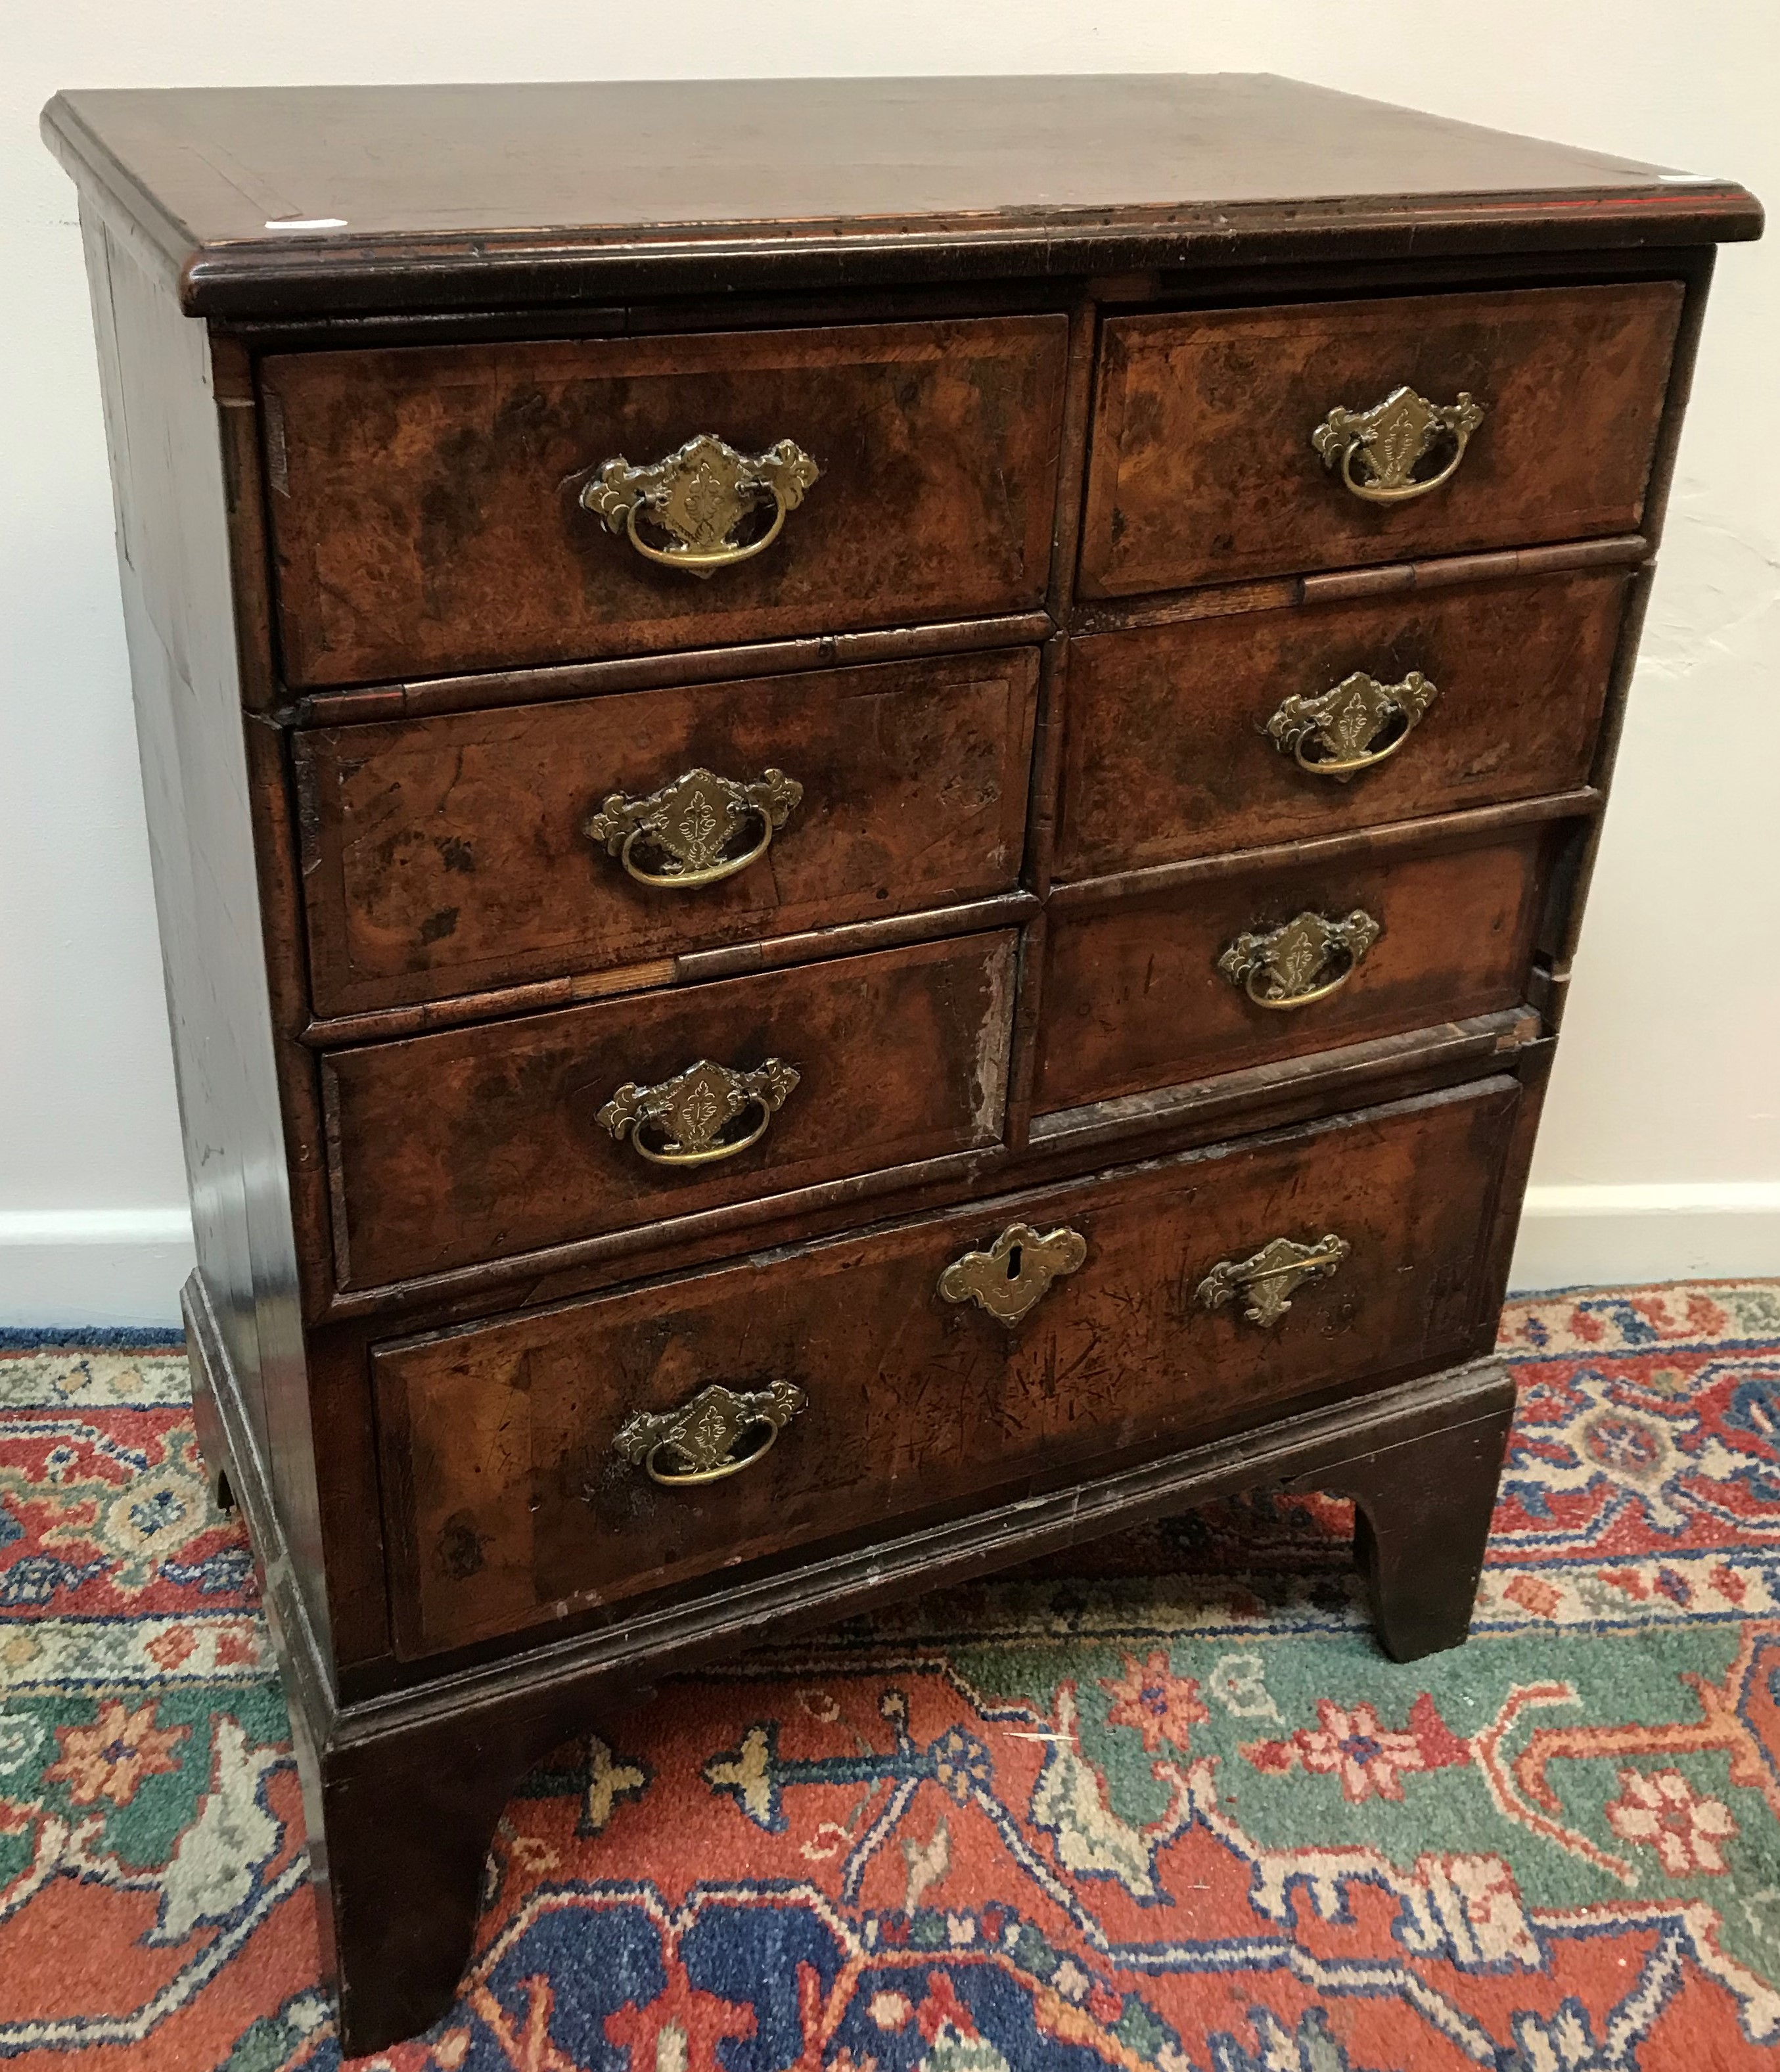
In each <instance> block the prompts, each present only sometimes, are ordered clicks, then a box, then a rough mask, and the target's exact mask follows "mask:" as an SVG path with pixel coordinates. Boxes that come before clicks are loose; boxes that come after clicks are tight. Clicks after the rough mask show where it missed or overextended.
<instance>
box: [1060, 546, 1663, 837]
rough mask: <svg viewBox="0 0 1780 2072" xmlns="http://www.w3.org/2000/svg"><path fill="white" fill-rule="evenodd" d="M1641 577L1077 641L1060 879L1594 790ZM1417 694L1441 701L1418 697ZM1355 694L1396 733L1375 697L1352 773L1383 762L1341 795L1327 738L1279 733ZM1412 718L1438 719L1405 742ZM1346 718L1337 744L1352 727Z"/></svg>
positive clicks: (1561, 581)
mask: <svg viewBox="0 0 1780 2072" xmlns="http://www.w3.org/2000/svg"><path fill="white" fill-rule="evenodd" d="M1629 574H1630V572H1629V571H1628V570H1626V569H1596V570H1591V571H1589V572H1588V573H1586V574H1573V575H1557V576H1547V577H1543V578H1533V579H1530V580H1523V581H1519V582H1490V583H1478V584H1474V585H1470V586H1466V587H1464V588H1454V589H1451V590H1430V591H1429V592H1427V593H1426V594H1422V595H1410V594H1398V595H1396V596H1389V597H1373V598H1355V599H1352V600H1350V601H1348V602H1341V603H1333V604H1318V605H1311V606H1301V607H1298V608H1296V609H1291V608H1288V609H1282V610H1279V611H1252V612H1238V613H1234V614H1232V615H1230V616H1229V617H1227V618H1215V619H1194V620H1190V621H1189V622H1187V623H1184V624H1180V625H1171V626H1156V627H1145V628H1142V629H1134V630H1133V631H1126V632H1119V633H1104V634H1097V635H1091V636H1089V637H1087V638H1086V639H1076V640H1074V641H1072V642H1071V644H1070V651H1069V684H1068V692H1067V713H1068V717H1067V723H1066V732H1065V738H1064V748H1063V804H1062V808H1061V812H1060V816H1059V832H1058V838H1057V854H1056V861H1055V865H1054V869H1055V871H1056V874H1057V875H1058V877H1059V878H1096V877H1104V876H1108V875H1110V874H1112V873H1114V872H1116V871H1121V870H1141V869H1142V868H1144V867H1145V865H1151V864H1160V863H1169V862H1172V861H1175V860H1176V859H1177V858H1180V857H1197V856H1209V855H1212V854H1215V853H1218V852H1219V851H1222V850H1227V849H1260V848H1264V847H1265V846H1266V845H1268V844H1270V843H1276V842H1287V841H1304V840H1306V839H1310V838H1313V837H1316V836H1318V835H1328V834H1340V833H1345V832H1346V831H1348V830H1350V829H1352V828H1363V827H1369V826H1379V825H1382V824H1383V823H1385V822H1387V821H1391V820H1412V819H1417V818H1420V817H1421V816H1424V815H1432V814H1435V813H1444V812H1456V811H1458V810H1461V809H1462V808H1466V807H1470V806H1486V805H1493V804H1498V803H1503V802H1506V801H1507V800H1515V799H1527V798H1533V797H1535V796H1538V795H1539V794H1540V793H1541V792H1550V791H1566V790H1568V789H1569V788H1570V787H1572V786H1573V785H1577V784H1581V783H1584V782H1585V781H1586V779H1587V778H1588V775H1589V767H1590V764H1591V762H1592V760H1593V749H1594V739H1595V731H1596V728H1597V724H1598V722H1599V720H1600V716H1601V705H1602V703H1603V701H1604V700H1605V696H1606V690H1607V680H1608V677H1609V673H1610V672H1611V670H1612V667H1613V660H1614V651H1615V648H1616V647H1617V644H1618V636H1619V623H1620V619H1621V616H1622V611H1623V606H1624V600H1625V594H1626V583H1627V582H1628V580H1629ZM1412 674H1414V675H1417V676H1420V678H1421V679H1423V682H1422V683H1421V685H1418V686H1413V687H1412V690H1411V693H1409V694H1408V696H1407V697H1406V695H1405V694H1404V691H1403V689H1402V687H1403V686H1404V685H1406V684H1407V683H1408V680H1409V678H1410V677H1411V676H1412ZM1356 675H1359V676H1367V677H1370V678H1371V680H1372V683H1373V684H1374V685H1376V686H1378V687H1379V689H1381V690H1382V691H1383V693H1385V699H1386V700H1390V701H1392V703H1394V704H1395V705H1396V715H1394V714H1392V713H1390V712H1388V711H1387V712H1386V713H1384V714H1383V716H1382V717H1380V718H1379V721H1378V722H1377V732H1376V733H1375V734H1372V733H1371V731H1370V728H1371V713H1372V710H1373V709H1374V708H1375V705H1381V704H1383V703H1384V702H1385V700H1380V699H1378V698H1377V697H1376V694H1375V693H1368V692H1367V690H1366V689H1365V687H1363V686H1362V687H1361V689H1360V692H1359V695H1360V696H1361V697H1366V698H1368V699H1369V700H1370V701H1371V702H1370V703H1369V704H1368V705H1367V706H1365V707H1363V709H1362V713H1361V718H1362V720H1363V726H1360V727H1359V728H1357V729H1356V730H1355V742H1354V743H1353V745H1352V746H1351V747H1350V748H1349V750H1348V751H1347V754H1346V759H1347V760H1350V761H1358V760H1359V759H1361V758H1362V757H1363V756H1364V755H1366V754H1368V753H1370V754H1372V755H1374V756H1379V755H1380V754H1381V751H1383V753H1382V758H1381V759H1379V760H1376V761H1374V762H1371V763H1369V765H1368V767H1364V768H1361V769H1352V770H1349V771H1344V772H1342V773H1339V774H1335V775H1331V774H1330V772H1329V771H1327V770H1326V768H1316V767H1313V768H1309V769H1306V768H1305V767H1303V764H1304V763H1312V764H1319V763H1326V762H1327V761H1329V760H1334V759H1338V758H1340V748H1339V745H1338V743H1337V745H1336V746H1334V747H1332V746H1331V745H1330V740H1329V739H1328V738H1326V737H1325V736H1322V735H1319V734H1318V733H1317V732H1316V731H1315V730H1311V731H1310V732H1309V733H1308V734H1305V735H1304V736H1303V737H1302V738H1299V737H1298V729H1297V726H1294V725H1293V724H1291V723H1290V722H1292V721H1293V719H1294V718H1295V717H1297V715H1296V714H1294V713H1290V712H1289V713H1287V715H1286V717H1287V722H1288V723H1287V724H1285V725H1283V726H1281V728H1280V730H1279V738H1276V737H1275V736H1274V735H1273V734H1270V733H1269V732H1268V722H1269V721H1271V720H1273V719H1274V717H1275V716H1276V714H1279V713H1281V711H1282V709H1284V708H1286V707H1287V706H1288V705H1289V701H1293V700H1296V701H1300V702H1301V704H1302V702H1304V701H1316V702H1318V703H1320V702H1321V701H1322V700H1323V699H1324V698H1325V697H1327V696H1328V695H1329V694H1330V693H1334V692H1336V691H1337V690H1338V689H1339V687H1340V686H1342V685H1343V684H1344V683H1346V680H1348V679H1349V678H1350V677H1351V676H1356ZM1393 694H1394V695H1393ZM1424 700H1425V701H1426V702H1425V703H1424V702H1423V701H1424ZM1341 703H1342V701H1339V700H1338V701H1337V705H1340V704H1341ZM1412 705H1413V706H1414V707H1416V708H1419V709H1420V716H1419V717H1417V718H1416V719H1415V721H1414V722H1413V724H1412V725H1409V726H1408V728H1407V731H1405V722H1406V721H1407V719H1408V712H1409V709H1411V706H1412ZM1397 715H1400V716H1397ZM1330 717H1331V719H1332V720H1334V721H1336V722H1338V720H1339V718H1340V717H1341V715H1340V714H1339V713H1338V712H1336V711H1335V710H1334V709H1331V714H1330ZM1334 731H1335V732H1336V733H1337V734H1338V732H1339V726H1338V724H1337V725H1336V726H1335V728H1334ZM1362 741H1363V746H1362ZM1294 750H1297V751H1300V753H1301V760H1300V759H1299V754H1295V753H1294Z"/></svg>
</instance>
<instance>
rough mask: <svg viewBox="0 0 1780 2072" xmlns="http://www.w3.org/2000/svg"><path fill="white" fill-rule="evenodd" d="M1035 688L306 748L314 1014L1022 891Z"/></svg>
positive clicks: (603, 710) (792, 680)
mask: <svg viewBox="0 0 1780 2072" xmlns="http://www.w3.org/2000/svg"><path fill="white" fill-rule="evenodd" d="M1037 676H1038V657H1037V655H1036V653H1035V652H1034V651H1033V650H1031V649H1021V650H1017V651H1015V652H1011V653H1005V654H991V655H977V656H968V657H966V658H963V659H960V660H943V661H933V662H921V663H915V664H906V665H903V664H896V665H881V666H879V667H877V668H862V669H837V670H822V671H818V672H814V673H812V674H810V675H808V676H771V677H767V678H763V679H762V680H758V681H756V682H748V683H732V684H714V685H701V686H699V687H697V689H686V690H662V691H644V692H639V693H634V694H631V695H628V696H624V697H602V698H587V699H577V700H574V701H570V702H568V703H565V704H561V705H530V706H522V707H520V708H518V709H513V710H506V711H499V712H471V713H453V714H450V715H444V714H442V715H439V716H438V717H432V718H426V719H417V720H407V721H396V722H389V723H388V724H383V723H379V724H375V725H372V726H349V727H329V728H325V729H322V730H317V731H315V732H313V733H305V734H299V735H298V737H297V742H296V755H297V771H298V783H299V785H300V786H301V788H302V804H303V812H302V826H303V835H304V857H303V864H304V871H303V890H304V897H305V900H306V906H307V911H308V922H309V944H310V967H311V973H312V985H313V993H314V1004H315V1008H316V1011H317V1012H318V1013H322V1014H338V1013H351V1012H354V1011H355V1010H359V1009H366V1008H372V1007H384V1006H390V1005H399V1004H401V1003H403V1002H407V1001H428V1000H437V999H439V998H441V997H444V996H445V995H446V994H449V993H470V992H475V991H477V990H479V989H483V988H486V987H491V986H499V985H516V984H520V983H522V982H524V981H525V980H534V979H540V978H545V977H549V976H554V975H557V974H559V973H563V972H596V971H599V970H602V969H608V968H611V967H613V966H616V965H625V964H646V963H650V962H653V961H655V960H658V959H662V958H669V957H673V956H679V955H682V954H684V953H685V952H689V951H695V950H700V949H708V948H714V947H716V946H718V945H721V944H723V943H737V942H747V941H753V940H754V939H758V938H761V937H765V936H772V935H793V934H797V933H800V932H802V931H805V930H809V929H816V928H824V927H834V926H837V925H839V924H841V923H847V922H856V921H864V920H868V919H874V918H876V917H879V916H882V915H891V914H902V913H909V912H912V911H915V910H916V909H918V908H920V907H923V906H949V905H952V904H955V903H956V902H960V901H964V900H968V899H974V898H981V897H985V896H987V895H989V894H993V893H997V892H1002V891H1005V890H1009V889H1010V888H1011V887H1012V886H1013V884H1014V882H1015V880H1016V878H1017V875H1018V872H1019V868H1020V858H1021V854H1022V845H1023V842H1024V839H1025V821H1026V771H1027V761H1028V757H1029V754H1030V743H1031V734H1032V707H1033V692H1034V684H1035V683H1036V680H1037ZM700 771H705V772H708V773H709V777H704V776H697V773H698V772H700ZM768 772H777V773H780V775H782V776H783V779H788V780H789V784H788V785H787V784H786V783H779V782H775V781H773V780H771V779H769V778H768V777H767V773H768ZM689 776H693V777H694V778H695V780H696V781H694V782H693V783H681V782H680V780H681V779H684V778H687V777H689ZM712 779H717V780H721V781H720V782H713V781H711V780H712ZM613 795H621V796H622V802H623V803H622V804H621V805H620V807H619V809H618V811H617V812H610V813H608V814H606V817H605V820H604V822H603V823H602V826H601V827H600V828H598V829H597V830H596V831H594V832H593V833H590V832H589V828H588V822H589V820H590V817H592V816H595V815H597V814H598V813H599V812H600V810H601V808H602V805H603V804H604V803H605V802H606V800H608V799H610V797H611V796H613ZM657 818H660V820H662V821H663V822H664V829H665V833H666V836H667V839H666V840H665V841H664V840H663V839H661V837H660V834H659V833H652V832H651V824H652V822H654V821H655V820H657ZM775 823H776V824H775ZM633 829H635V830H637V833H636V835H635V839H632V837H631V830H633ZM627 844H628V852H627ZM763 844H766V845H767V846H766V847H764V848H763V846H762V845H763ZM713 852H714V853H713ZM756 852H758V853H756ZM750 854H754V861H753V862H752V863H750V864H748V865H746V868H744V869H742V870H737V871H736V872H735V873H734V875H732V876H729V877H725V878H718V879H717V880H715V881H714V882H699V881H700V880H701V879H703V878H705V877H707V876H708V874H709V872H710V871H711V870H720V869H722V868H725V867H726V865H728V864H729V863H731V862H734V861H738V860H740V859H741V858H742V857H746V856H748V855H750ZM676 874H677V875H679V876H680V877H681V878H682V879H683V880H684V882H680V883H677V884H676V883H675V882H672V880H673V878H674V877H675V876H676ZM645 878H655V879H658V880H659V879H664V878H665V879H667V880H668V882H665V883H653V884H651V883H645V882H643V880H644V879H645Z"/></svg>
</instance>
